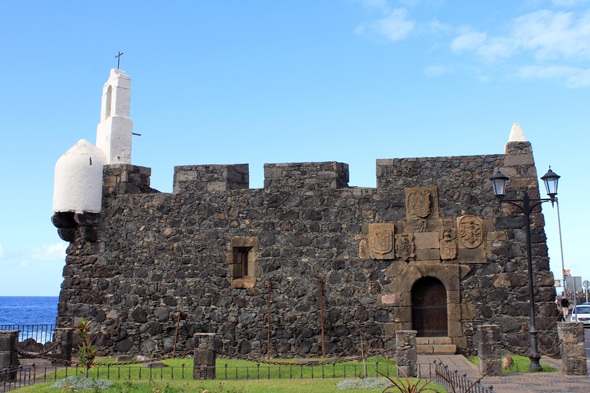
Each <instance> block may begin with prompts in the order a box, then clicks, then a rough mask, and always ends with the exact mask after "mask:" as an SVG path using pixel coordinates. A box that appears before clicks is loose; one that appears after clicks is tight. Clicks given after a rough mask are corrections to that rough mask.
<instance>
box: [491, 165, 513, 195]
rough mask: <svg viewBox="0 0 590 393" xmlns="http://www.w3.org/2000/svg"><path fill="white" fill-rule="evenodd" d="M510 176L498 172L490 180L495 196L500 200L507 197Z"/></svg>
mask: <svg viewBox="0 0 590 393" xmlns="http://www.w3.org/2000/svg"><path fill="white" fill-rule="evenodd" d="M508 179H509V178H508V176H506V175H503V174H502V172H500V171H498V172H496V174H495V175H494V176H492V177H491V178H490V180H491V181H492V187H493V188H494V195H495V196H497V197H498V198H500V199H502V198H504V195H506V182H508Z"/></svg>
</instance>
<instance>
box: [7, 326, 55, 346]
mask: <svg viewBox="0 0 590 393" xmlns="http://www.w3.org/2000/svg"><path fill="white" fill-rule="evenodd" d="M56 328H57V325H0V330H20V333H19V335H18V341H20V342H23V341H25V340H26V339H27V338H32V339H34V340H35V341H37V342H38V343H41V344H45V343H46V342H48V341H51V340H53V329H56Z"/></svg>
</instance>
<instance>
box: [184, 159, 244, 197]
mask: <svg viewBox="0 0 590 393" xmlns="http://www.w3.org/2000/svg"><path fill="white" fill-rule="evenodd" d="M249 186H250V171H249V167H248V164H237V165H185V166H177V167H174V193H175V194H178V193H181V192H191V191H192V192H203V191H230V190H243V189H248V188H249Z"/></svg>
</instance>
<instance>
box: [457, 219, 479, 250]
mask: <svg viewBox="0 0 590 393" xmlns="http://www.w3.org/2000/svg"><path fill="white" fill-rule="evenodd" d="M457 227H458V232H459V236H458V237H459V242H460V243H461V245H462V246H463V247H465V248H477V247H479V245H480V244H481V243H482V241H483V224H482V221H481V220H480V219H479V218H477V217H475V216H463V217H460V218H459V220H458V222H457Z"/></svg>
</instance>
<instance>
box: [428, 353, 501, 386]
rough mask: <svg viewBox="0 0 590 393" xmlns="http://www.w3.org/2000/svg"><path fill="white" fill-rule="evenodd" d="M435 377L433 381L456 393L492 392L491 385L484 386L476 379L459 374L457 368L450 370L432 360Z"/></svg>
mask: <svg viewBox="0 0 590 393" xmlns="http://www.w3.org/2000/svg"><path fill="white" fill-rule="evenodd" d="M434 372H435V375H436V377H435V379H434V383H436V384H438V385H440V386H442V387H443V388H445V389H447V390H448V391H449V392H456V393H463V392H469V393H493V391H492V386H490V387H485V386H483V385H482V384H480V383H479V382H478V381H472V380H471V379H469V378H467V375H465V374H464V375H460V374H459V373H458V372H457V370H455V371H451V370H449V368H448V366H445V365H444V364H443V363H442V362H438V363H437V362H436V361H435V362H434Z"/></svg>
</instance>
